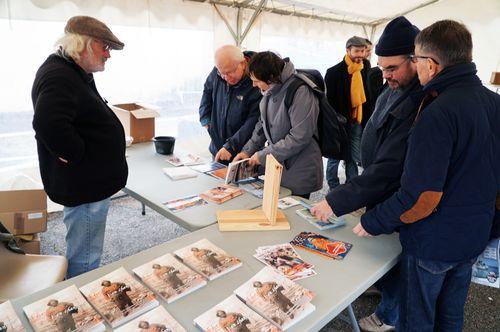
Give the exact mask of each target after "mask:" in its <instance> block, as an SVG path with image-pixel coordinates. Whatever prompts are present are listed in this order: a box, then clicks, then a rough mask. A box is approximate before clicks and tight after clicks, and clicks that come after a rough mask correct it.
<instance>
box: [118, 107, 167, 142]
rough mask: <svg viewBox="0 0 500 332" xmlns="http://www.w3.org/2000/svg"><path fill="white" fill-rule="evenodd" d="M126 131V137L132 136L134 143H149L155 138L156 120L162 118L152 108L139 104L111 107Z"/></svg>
mask: <svg viewBox="0 0 500 332" xmlns="http://www.w3.org/2000/svg"><path fill="white" fill-rule="evenodd" d="M111 109H112V110H113V112H115V114H116V116H117V117H118V119H120V122H121V123H122V125H123V129H125V136H132V137H133V138H134V141H133V142H132V144H134V143H141V142H148V141H151V139H152V138H153V137H154V136H155V118H156V117H159V116H160V113H158V112H157V111H156V110H154V109H153V108H152V107H150V106H146V105H143V104H139V103H125V104H115V105H111Z"/></svg>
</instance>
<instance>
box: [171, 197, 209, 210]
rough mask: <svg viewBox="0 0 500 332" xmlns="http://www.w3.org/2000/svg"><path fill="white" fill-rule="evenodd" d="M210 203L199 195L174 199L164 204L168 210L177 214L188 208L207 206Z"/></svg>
mask: <svg viewBox="0 0 500 332" xmlns="http://www.w3.org/2000/svg"><path fill="white" fill-rule="evenodd" d="M207 204H208V203H207V202H206V201H205V200H204V199H203V198H201V197H200V196H198V195H194V196H188V197H184V198H178V199H174V200H171V201H168V202H165V203H163V205H165V207H166V208H167V209H169V210H170V211H171V212H173V213H176V212H179V211H182V210H185V209H187V208H191V207H195V206H202V205H207Z"/></svg>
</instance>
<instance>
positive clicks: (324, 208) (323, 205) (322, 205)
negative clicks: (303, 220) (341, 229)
mask: <svg viewBox="0 0 500 332" xmlns="http://www.w3.org/2000/svg"><path fill="white" fill-rule="evenodd" d="M311 214H312V215H313V216H315V217H316V218H318V219H319V220H321V221H327V220H328V218H330V217H331V216H334V217H335V214H334V213H333V210H332V208H331V207H330V205H329V204H328V202H327V201H326V199H324V200H322V201H321V202H319V203H318V204H316V205H315V206H313V208H312V209H311Z"/></svg>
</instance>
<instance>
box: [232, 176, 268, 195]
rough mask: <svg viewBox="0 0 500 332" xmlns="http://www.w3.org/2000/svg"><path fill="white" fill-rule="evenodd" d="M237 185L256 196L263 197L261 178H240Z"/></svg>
mask: <svg viewBox="0 0 500 332" xmlns="http://www.w3.org/2000/svg"><path fill="white" fill-rule="evenodd" d="M238 187H240V188H241V189H243V190H245V191H246V192H248V193H250V194H252V195H254V196H255V197H257V198H263V197H264V181H262V180H261V179H255V178H251V179H246V180H241V181H240V182H238Z"/></svg>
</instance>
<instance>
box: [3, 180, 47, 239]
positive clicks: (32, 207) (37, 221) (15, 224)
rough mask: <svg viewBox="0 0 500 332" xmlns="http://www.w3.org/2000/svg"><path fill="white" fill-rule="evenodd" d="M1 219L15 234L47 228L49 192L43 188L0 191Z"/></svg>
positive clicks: (37, 231) (43, 230)
mask: <svg viewBox="0 0 500 332" xmlns="http://www.w3.org/2000/svg"><path fill="white" fill-rule="evenodd" d="M0 221H1V222H2V224H3V225H4V226H5V227H6V228H7V229H8V230H9V231H10V232H11V233H12V234H13V235H20V234H34V233H40V232H45V231H46V230H47V194H46V193H45V191H44V190H43V189H32V190H6V191H0Z"/></svg>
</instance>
